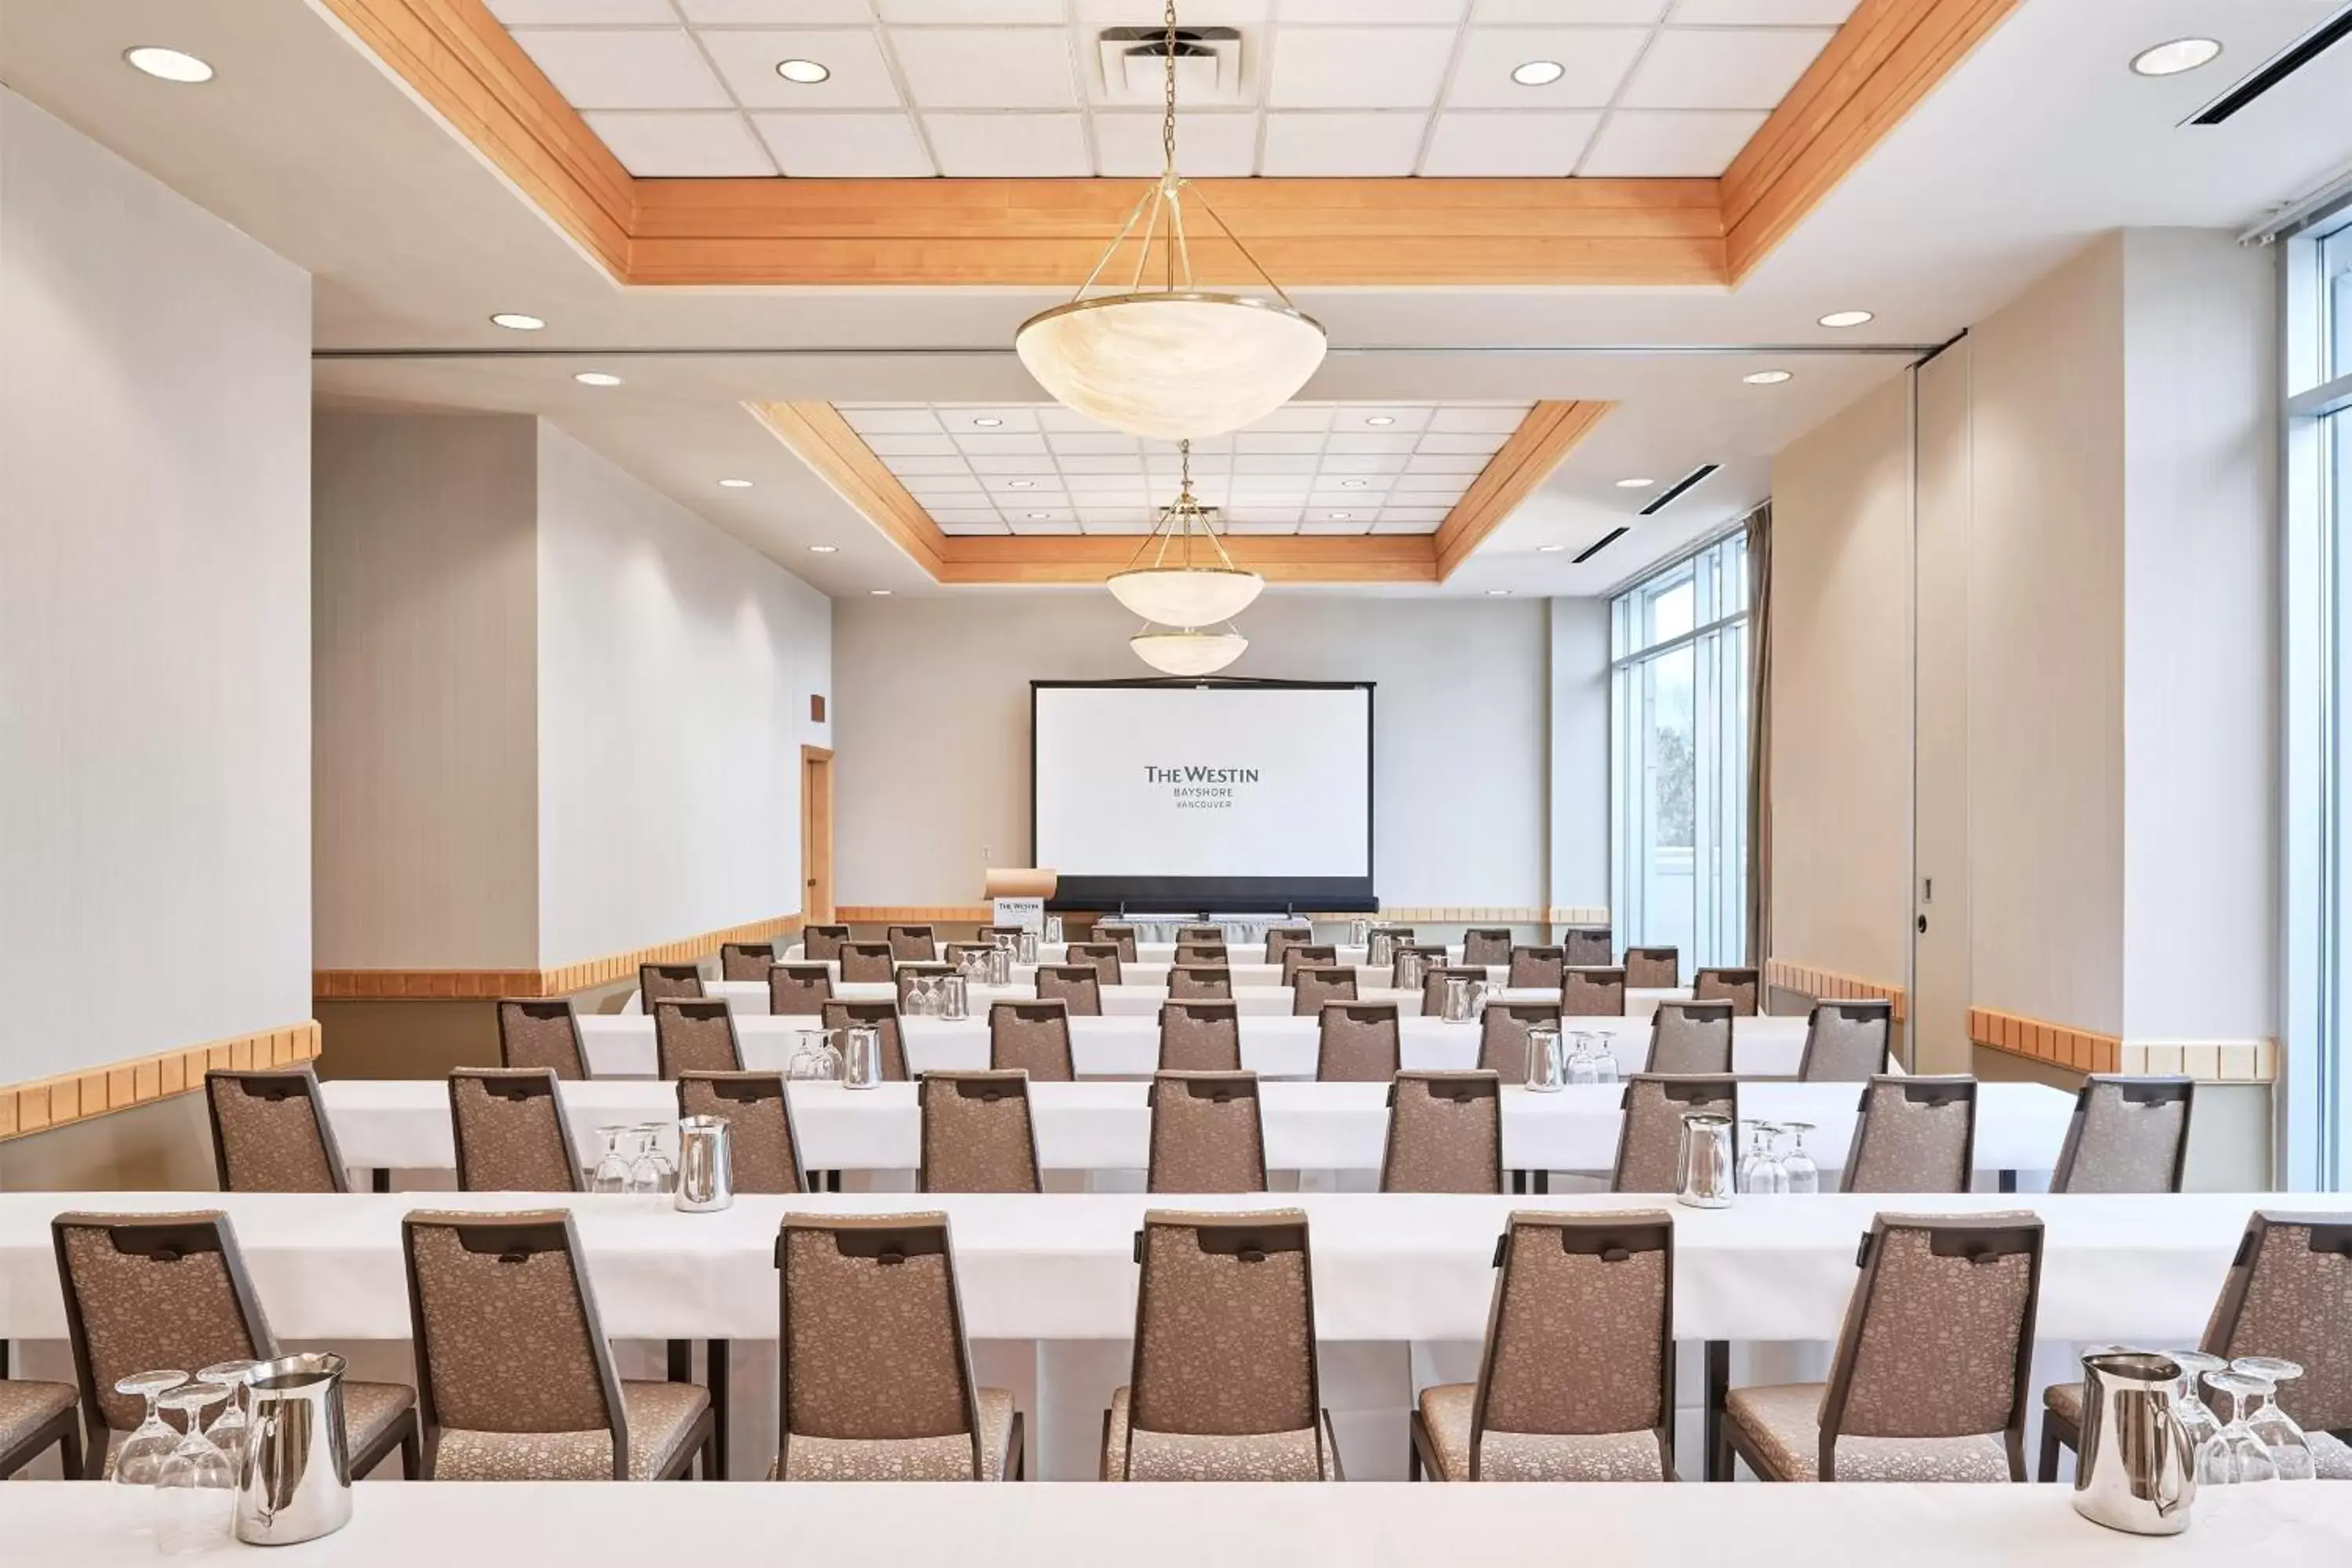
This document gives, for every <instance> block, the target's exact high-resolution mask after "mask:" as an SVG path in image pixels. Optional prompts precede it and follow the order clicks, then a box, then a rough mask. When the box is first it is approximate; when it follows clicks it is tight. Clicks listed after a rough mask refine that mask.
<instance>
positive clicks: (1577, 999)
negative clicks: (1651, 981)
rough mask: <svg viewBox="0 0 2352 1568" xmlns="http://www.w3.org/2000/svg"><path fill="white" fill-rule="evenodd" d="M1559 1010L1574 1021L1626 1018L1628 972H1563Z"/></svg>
mask: <svg viewBox="0 0 2352 1568" xmlns="http://www.w3.org/2000/svg"><path fill="white" fill-rule="evenodd" d="M1559 1010H1560V1012H1561V1013H1563V1014H1565V1015H1566V1016H1569V1017H1571V1018H1622V1017H1623V1016H1625V972H1624V971H1623V970H1622V969H1568V970H1563V971H1561V980H1560V990H1559Z"/></svg>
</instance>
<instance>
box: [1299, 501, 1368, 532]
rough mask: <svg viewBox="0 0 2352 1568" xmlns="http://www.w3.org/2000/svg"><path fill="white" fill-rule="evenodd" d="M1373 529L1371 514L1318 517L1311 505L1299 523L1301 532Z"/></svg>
mask: <svg viewBox="0 0 2352 1568" xmlns="http://www.w3.org/2000/svg"><path fill="white" fill-rule="evenodd" d="M1298 531H1299V532H1301V533H1370V531H1372V520H1371V519H1370V517H1369V516H1366V517H1350V518H1344V519H1340V518H1327V517H1318V516H1317V515H1316V513H1315V510H1314V509H1313V508H1311V507H1310V508H1309V509H1308V510H1307V515H1306V517H1305V518H1304V519H1302V520H1301V521H1300V522H1299V524H1298Z"/></svg>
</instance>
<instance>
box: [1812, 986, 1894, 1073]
mask: <svg viewBox="0 0 2352 1568" xmlns="http://www.w3.org/2000/svg"><path fill="white" fill-rule="evenodd" d="M1894 1028H1895V1005H1894V1004H1893V1003H1891V1002H1885V1001H1878V1000H1872V1001H1866V1002H1816V1003H1814V1004H1813V1011H1812V1016H1811V1018H1809V1019H1808V1020H1807V1021H1806V1023H1805V1054H1804V1055H1803V1056H1802V1057H1801V1058H1799V1059H1798V1062H1797V1076H1798V1077H1799V1078H1800V1079H1803V1080H1804V1081H1805V1082H1807V1083H1861V1082H1863V1081H1864V1079H1872V1078H1875V1077H1877V1076H1878V1075H1879V1074H1880V1073H1883V1072H1885V1070H1886V1062H1887V1049H1888V1047H1889V1046H1890V1045H1891V1043H1892V1042H1893V1038H1894Z"/></svg>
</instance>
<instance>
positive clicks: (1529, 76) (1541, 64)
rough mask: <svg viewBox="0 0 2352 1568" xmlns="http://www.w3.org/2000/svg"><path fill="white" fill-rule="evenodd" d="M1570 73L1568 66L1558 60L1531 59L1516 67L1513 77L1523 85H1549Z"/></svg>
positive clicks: (1512, 73)
mask: <svg viewBox="0 0 2352 1568" xmlns="http://www.w3.org/2000/svg"><path fill="white" fill-rule="evenodd" d="M1567 74H1568V68H1567V67H1566V66H1564V65H1562V64H1560V63H1559V61H1558V60H1529V61H1528V63H1527V64H1525V65H1523V66H1519V67H1517V68H1514V69H1513V70H1512V72H1511V79H1512V80H1513V81H1515V82H1517V83H1518V84H1519V85H1520V86H1521V87H1549V86H1550V85H1551V84H1552V83H1554V82H1556V81H1558V80H1559V79H1560V78H1562V77H1564V76H1566V75H1567Z"/></svg>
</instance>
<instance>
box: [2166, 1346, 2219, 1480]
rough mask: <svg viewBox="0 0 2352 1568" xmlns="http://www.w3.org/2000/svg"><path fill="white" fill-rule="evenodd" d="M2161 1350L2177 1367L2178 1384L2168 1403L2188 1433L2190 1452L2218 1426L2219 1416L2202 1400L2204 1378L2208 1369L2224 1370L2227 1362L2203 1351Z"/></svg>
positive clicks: (2201, 1444)
mask: <svg viewBox="0 0 2352 1568" xmlns="http://www.w3.org/2000/svg"><path fill="white" fill-rule="evenodd" d="M2165 1354H2166V1355H2167V1356H2168V1358H2169V1359H2170V1360H2171V1361H2172V1362H2173V1363H2174V1364H2176V1365H2177V1366H2179V1368H2180V1384H2179V1390H2178V1394H2177V1396H2176V1397H2175V1398H2174V1400H2173V1403H2172V1414H2173V1415H2174V1417H2175V1418H2177V1419H2178V1420H2179V1423H2180V1430H2181V1431H2182V1432H2183V1433H2185V1434H2186V1435H2187V1436H2188V1438H2189V1452H2190V1453H2191V1454H2194V1453H2196V1452H2197V1450H2198V1449H2200V1448H2201V1447H2204V1446H2205V1443H2206V1440H2207V1439H2209V1438H2210V1437H2212V1436H2214V1435H2215V1434H2216V1433H2218V1432H2220V1431H2221V1417H2220V1416H2218V1415H2214V1414H2213V1407H2212V1406H2211V1405H2208V1404H2206V1403H2205V1395H2204V1394H2203V1392H2202V1391H2203V1389H2204V1386H2205V1378H2206V1376H2207V1375H2208V1374H2209V1373H2217V1372H2221V1371H2224V1370H2226V1369H2227V1368H2228V1366H2229V1364H2230V1363H2228V1362H2225V1361H2223V1360H2222V1359H2221V1357H2220V1356H2217V1355H2207V1354H2206V1353H2205V1352H2203V1351H2168V1352H2165Z"/></svg>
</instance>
